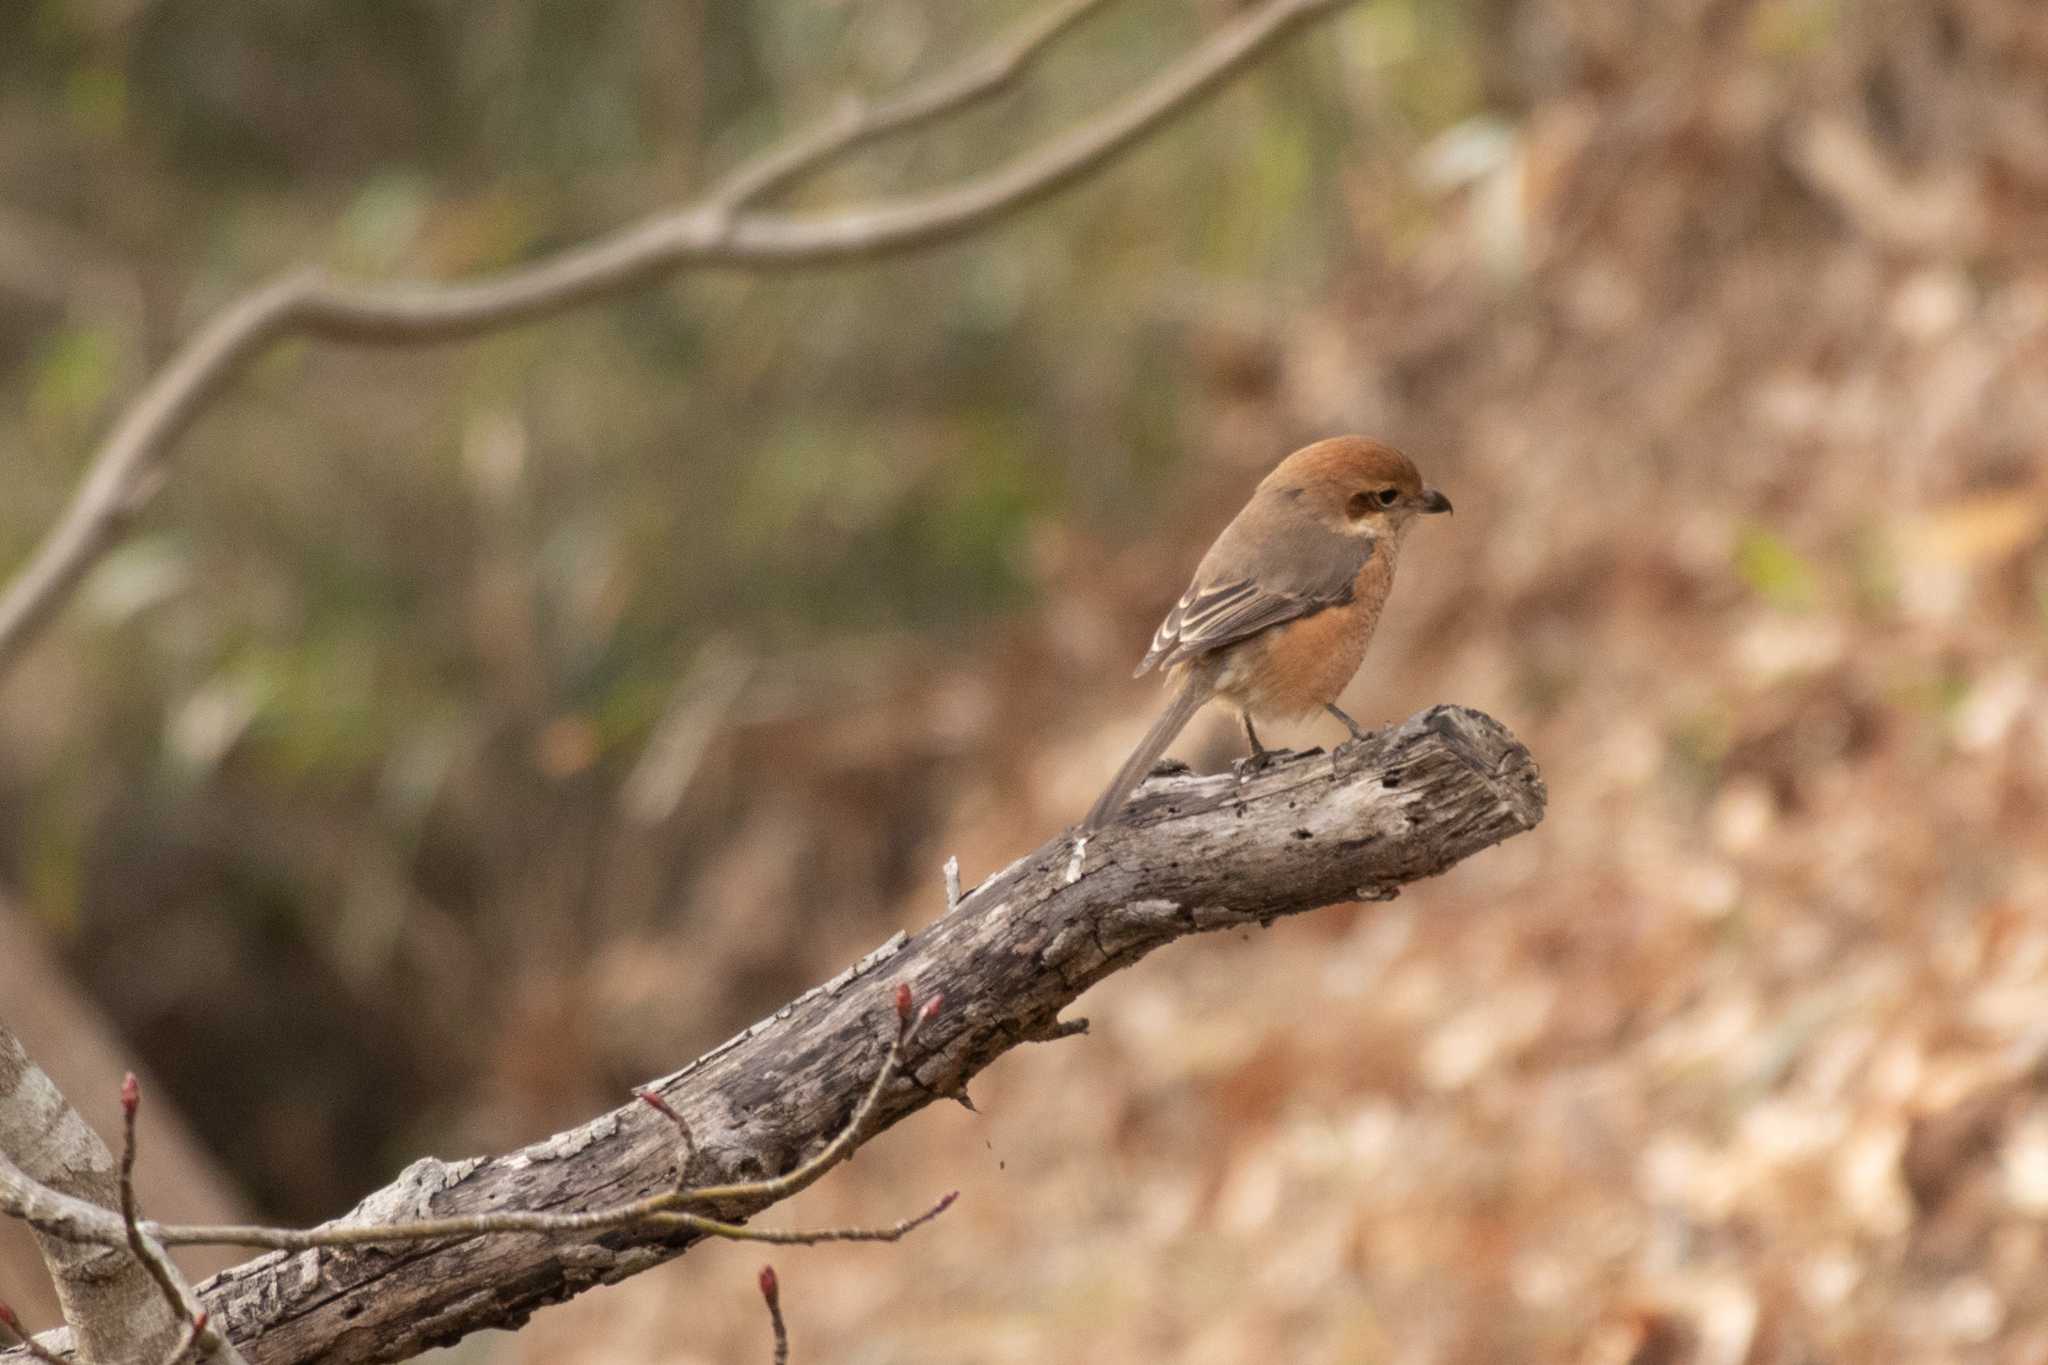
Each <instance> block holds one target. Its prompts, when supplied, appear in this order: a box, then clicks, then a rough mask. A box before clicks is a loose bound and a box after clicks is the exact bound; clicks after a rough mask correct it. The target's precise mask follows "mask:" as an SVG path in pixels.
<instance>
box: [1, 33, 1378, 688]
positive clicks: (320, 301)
mask: <svg viewBox="0 0 2048 1365" xmlns="http://www.w3.org/2000/svg"><path fill="white" fill-rule="evenodd" d="M1349 3H1352V0H1265V3H1263V4H1259V5H1257V6H1255V7H1253V8H1252V9H1250V10H1248V11H1246V12H1245V13H1244V14H1243V15H1241V16H1239V17H1238V18H1237V19H1235V20H1233V21H1232V22H1231V23H1230V24H1229V25H1228V26H1226V27H1225V28H1223V29H1221V30H1219V31H1218V32H1216V33H1214V34H1212V35H1211V36H1210V37H1209V38H1207V39H1206V40H1204V41H1203V42H1202V43H1201V44H1200V45H1198V46H1197V47H1196V48H1195V49H1194V50H1193V51H1191V52H1189V53H1188V54H1187V55H1186V56H1185V57H1183V58H1182V59H1181V60H1180V61H1179V62H1177V63H1175V64H1173V65H1171V66H1168V67H1166V68H1165V69H1163V70H1162V71H1161V72H1160V73H1159V74H1158V75H1157V76H1155V77H1153V78H1152V79H1151V80H1150V81H1149V82H1147V83H1146V84H1145V85H1143V86H1140V87H1139V88H1138V89H1137V90H1136V91H1134V92H1133V93H1132V94H1130V95H1129V96H1127V97H1126V98H1124V99H1123V100H1122V101H1121V102H1120V103H1118V104H1116V105H1114V106H1112V107H1111V108H1110V109H1108V110H1106V111H1104V112H1103V113H1101V114H1099V115H1097V116H1096V117H1095V118H1093V119H1090V120H1088V121H1085V122H1082V123H1080V124H1077V125H1076V126H1074V127H1072V128H1069V129H1067V130H1066V131H1065V132H1062V133H1059V134H1057V135H1055V136H1053V137H1051V138H1050V139H1048V140H1047V141H1045V142H1044V143H1042V144H1041V145H1039V146H1038V147H1037V148H1035V149H1033V150H1031V151H1028V152H1026V153H1024V154H1023V155H1022V156H1019V157H1017V158H1016V159H1014V160H1012V161H1011V162H1009V163H1008V164H1007V165H1004V166H1000V167H998V168H997V169H995V170H992V171H988V172H986V173H984V174H982V175H979V176H976V177H972V178H970V179H967V180H964V181H962V182H960V183H958V184H956V185H953V186H951V187H949V188H945V189H941V190H937V191H933V192H929V193H925V194H918V195H910V196H904V197H900V198H892V199H883V200H878V201H876V202H874V203H870V204H865V205H858V206H855V207H852V208H846V209H840V210H837V211H833V212H827V213H819V214H778V213H763V212H754V211H748V210H747V208H746V206H747V205H748V204H750V203H752V202H754V201H756V200H758V199H760V198H761V197H763V196H765V195H767V194H769V193H771V192H773V191H775V190H777V189H780V188H782V187H784V186H786V185H787V184H789V183H790V182H791V181H792V180H793V179H794V178H795V177H797V176H799V175H805V174H809V173H811V172H813V171H815V170H817V169H819V168H820V167H822V166H824V165H826V164H829V163H830V162H831V161H832V160H833V159H835V158H837V157H839V156H841V155H843V154H845V153H846V152H848V151H850V150H852V149H853V148H855V147H857V146H860V145H862V144H864V143H866V142H870V141H873V140H874V139H875V138H878V137H882V136H885V135H887V134H890V133H894V132H900V131H902V130H904V129H907V128H910V127H913V126H916V125H919V124H922V123H926V122H929V121H931V120H933V119H937V118H940V117H943V116H944V115H946V114H949V113H952V112H954V111H956V110H958V109H961V108H964V107H966V106H967V105H969V104H972V103H973V102H975V101H976V100H978V99H980V98H982V97H984V96H986V95H988V94H992V93H994V92H995V91H996V90H999V89H1001V88H1002V87H1003V86H1004V85H1006V84H1007V83H1008V82H1009V81H1010V80H1012V79H1014V77H1015V76H1016V75H1017V74H1020V73H1021V72H1022V71H1023V70H1025V69H1026V68H1027V67H1028V66H1029V65H1030V63H1031V62H1032V61H1033V60H1035V59H1036V57H1037V56H1038V55H1039V54H1040V53H1041V52H1042V51H1043V50H1044V48H1045V47H1046V45H1048V44H1049V43H1051V42H1052V41H1053V40H1054V39H1055V38H1057V37H1059V36H1060V35H1061V34H1063V33H1065V32H1067V31H1069V30H1070V29H1071V28H1072V27H1073V26H1074V24H1076V23H1078V22H1079V20H1080V19H1081V18H1082V17H1083V16H1084V15H1085V14H1086V13H1088V12H1089V11H1090V10H1091V9H1092V8H1093V5H1092V4H1089V3H1083V2H1082V0H1068V3H1066V4H1063V5H1060V6H1057V7H1055V8H1054V9H1053V10H1051V11H1049V12H1048V13H1047V14H1046V15H1044V16H1043V17H1041V18H1040V19H1039V20H1037V21H1035V23H1033V24H1031V25H1028V26H1027V27H1026V28H1025V29H1023V30H1021V31H1020V32H1019V34H1018V35H1017V36H1015V37H1013V38H1011V39H1010V40H1009V41H1008V42H1007V43H1004V44H1001V45H999V46H998V47H997V48H996V49H995V51H994V53H993V54H984V55H982V56H980V57H978V58H975V59H971V60H970V61H968V62H967V63H966V64H965V65H964V66H963V67H961V68H959V69H957V70H956V71H954V72H951V73H948V74H945V75H942V76H940V77H938V78H937V79H936V80H934V81H932V82H931V83H929V84H927V85H924V86H921V87H916V88H913V89H912V90H910V91H908V92H906V93H904V94H902V95H899V96H897V97H896V98H895V99H893V100H890V101H888V102H886V103H885V104H882V105H880V106H877V107H876V108H875V109H873V110H870V111H869V112H868V113H866V114H861V113H858V112H855V113H854V114H851V115H848V116H844V117H842V118H840V119H838V120H836V121H833V122H831V123H828V124H827V125H826V126H825V127H823V128H821V129H819V130H817V131H813V132H806V133H800V134H798V135H796V136H795V137H793V138H791V139H790V140H789V141H788V142H786V143H784V144H783V145H781V146H778V147H775V148H771V149H770V150H769V151H767V152H765V153H763V154H762V155H761V156H760V157H758V158H756V159H754V160H753V161H751V162H749V163H747V164H746V165H744V166H742V167H741V168H740V169H739V170H737V171H735V172H734V173H733V174H732V175H730V176H728V177H727V178H726V179H725V180H724V181H723V182H721V184H720V185H719V186H718V187H717V188H715V189H713V190H712V191H711V192H710V193H709V194H708V195H706V196H705V198H704V199H703V200H702V201H700V202H698V203H696V204H693V205H690V206H687V207H684V208H681V209H676V210H672V211H668V212H664V213H659V214H656V215H654V216H653V217H650V218H647V219H645V220H643V221H641V222H639V223H637V224H634V225H632V226H629V227H626V228H622V229H620V230H619V231H618V232H616V233H613V234H612V235H610V236H608V237H604V238H600V239H598V240H597V241H594V242H591V243H588V244H587V245H584V246H580V247H575V248H572V249H571V250H568V251H565V252H562V253H561V254H559V255H557V256H553V257H550V258H548V259H546V260H543V261H539V262H536V263H535V264H533V265H529V266H523V267H520V268H518V269H515V270H511V271H507V272H505V273H503V274H500V275H497V276H493V277H489V278H485V279H481V280H475V281H471V282H468V283H462V284H445V285H444V284H392V285H350V284H344V283H341V282H339V281H336V280H334V279H331V278H329V277H328V276H327V275H325V274H324V273H322V272H320V271H317V270H310V271H302V272H297V273H293V274H288V275H286V276H284V277H282V278H280V279H278V280H275V281H273V282H271V283H269V284H267V285H264V286H261V287H259V288H257V289H255V290H252V291H251V292H249V293H247V294H245V295H243V296H242V297H241V298H239V299H237V300H235V301H234V302H231V303H230V304H228V305H227V307H225V308H224V309H222V310H221V311H220V312H219V313H217V314H216V315H215V316H214V317H213V319H212V320H211V321H209V322H208V323H207V324H206V325H205V326H203V327H201V328H200V330H199V332H198V333H197V334H196V335H195V336H193V337H192V339H191V340H190V341H188V342H186V343H185V345H184V346H183V347H182V348H181V349H180V350H179V351H178V352H177V353H176V354H174V355H173V356H172V357H171V360H170V362H169V363H168V364H167V365H165V366H164V368H163V369H161V370H160V371H158V372H157V374H156V375H155V377H154V378H152V379H151V380H150V382H149V383H148V384H147V385H146V386H145V387H144V388H143V391H142V392H141V394H140V395H138V396H137V398H136V399H135V401H134V402H133V403H132V404H130V405H129V407H128V408H127V409H126V410H125V411H124V412H123V413H122V414H121V416H120V417H119V418H118V419H117V420H116V422H115V424H114V429H113V431H112V433H111V434H110V435H109V436H108V438H107V440H106V442H105V444H104V445H102V446H101V447H100V449H99V451H98V453H97V454H96V455H95V456H94V457H93V461H92V465H91V467H90V469H89V470H88V472H87V474H86V477H85V479H84V481H83V483H82V484H81V485H80V487H79V490H78V492H77V493H76V494H75V495H74V496H73V498H72V500H71V503H70V505H69V506H68V507H67V508H66V509H65V511H64V514H63V515H62V517H60V518H59V520H58V522H57V525H56V526H55V527H53V528H52V529H51V530H50V532H49V533H48V534H47V535H46V536H45V537H44V538H43V540H42V542H41V544H39V545H38V546H37V547H36V549H35V552H34V553H33V554H32V555H31V556H30V558H29V560H28V563H27V564H25V565H24V566H23V567H22V568H21V569H20V571H19V572H17V573H16V574H15V575H14V577H13V579H12V580H11V581H10V582H9V583H8V584H7V587H6V590H5V592H4V593H0V674H4V673H5V672H6V671H7V670H9V669H10V668H11V667H12V665H13V664H14V663H15V662H16V661H17V660H18V659H19V658H20V656H21V654H22V651H23V650H24V649H25V648H26V647H27V646H28V644H29V642H30V641H31V640H32V639H34V637H35V635H36V634H37V632H38V631H39V630H40V629H41V628H42V627H43V626H45V625H46V624H48V622H49V620H50V618H51V617H52V616H53V615H54V614H55V612H56V611H57V609H58V608H59V607H60V606H61V605H62V604H63V603H64V601H65V600H66V599H68V597H69V596H70V594H71V593H72V591H73V590H74V589H75V588H76V587H77V585H78V583H79V581H80V579H81V578H83V576H84V575H85V572H86V571H87V570H88V569H89V568H90V567H91V566H92V565H93V564H94V563H95V562H97V561H98V559H99V558H100V557H101V556H102V555H103V554H105V553H106V551H107V550H108V549H109V548H110V547H111V546H113V545H114V544H115V543H116V542H118V541H119V540H120V538H121V536H122V535H123V534H124V533H125V531H126V529H127V527H128V526H129V524H130V523H131V522H132V521H133V519H134V518H135V516H136V514H137V513H138V512H140V511H141V509H142V508H143V507H144V506H145V505H147V503H148V502H149V500H150V499H151V498H152V497H153V496H154V495H155V493H156V491H157V489H158V488H159V487H161V485H162V483H163V481H164V479H165V477H166V475H167V470H168V461H169V456H170V454H171V451H172V449H173V448H174V446H175V445H176V443H177V441H178V439H179V438H180V437H181V436H183V435H184V434H185V432H186V431H187V430H188V429H189V428H190V427H191V425H192V423H193V422H194V421H195V420H196V419H197V418H198V417H199V415H200V413H202V412H203V411H205V409H206V408H207V406H208V405H209V404H210V403H212V402H213V401H214V400H215V399H216V398H218V397H219V396H220V394H221V392H222V391H223V390H224V389H225V388H226V387H227V385H228V384H229V383H230V382H231V381H232V380H233V379H234V378H235V376H236V375H238V374H239V373H240V372H241V371H242V370H243V369H245V368H247V367H248V365H249V364H250V363H251V362H253V361H254V360H255V359H256V358H257V357H258V356H259V355H262V354H263V353H264V352H265V351H267V350H269V349H270V347H272V346H273V345H276V344H277V343H278V342H280V341H282V340H284V339H285V338H287V337H293V336H304V337H312V338H316V339H320V340H325V341H335V342H346V343H352V344H356V345H385V346H403V345H421V344H424V343H428V342H437V341H452V340H456V339H459V338H462V337H469V336H476V335H478V334H480V333H484V332H490V331H497V330H501V329H504V328H507V327H511V326H514V325H516V324H518V323H523V322H530V321H532V320H534V319H536V318H541V317H548V316H551V315H553V314H556V313H561V312H565V311H567V310H569V309H571V308H574V307H576V306H578V305H579V304H583V303H588V302H590V301H592V300H594V299H599V298H604V297H608V296H611V295H615V294H620V293H624V292H626V291H627V290H629V289H632V288H634V287H635V286H638V285H641V284H645V283H647V282H648V281H650V280H653V279H656V278H658V277H660V276H663V275H667V274H670V273H673V272H675V271H677V270H684V269H696V268H703V267H706V266H726V267H734V268H741V269H751V270H788V269H792V268H795V267H800V266H807V265H821V264H827V263H830V262H837V261H852V260H860V259H868V258H873V257H878V256H884V255H890V254H894V253H900V252H907V251H913V250H916V249H918V248H920V247H925V246H930V245H933V244H935V243H938V242H943V241H946V240H949V239H951V238H955V237H959V236H963V235H965V234H967V233H970V232H973V231H975V230H977V229H979V228H983V227H986V226H988V225H989V224H991V223H994V222H996V221H998V220H1000V219H1002V218H1004V217H1006V216H1007V215H1009V214H1012V213H1015V212H1017V211H1018V210H1020V209H1023V208H1025V207H1027V206H1029V205H1031V204H1034V203H1037V202H1038V201H1039V200H1041V199H1044V198H1046V197H1047V196H1049V195H1051V194H1054V193H1056V192H1057V191H1059V190H1061V189H1063V188H1065V187H1067V186H1069V185H1072V184H1074V183H1075V182H1076V181H1078V180H1080V179H1082V178H1083V177H1085V176H1087V175H1089V174H1090V173H1092V172H1094V171H1096V170H1099V169H1101V168H1102V167H1103V166H1105V165H1107V164H1108V163H1109V162H1110V161H1112V160H1114V159H1115V158H1116V157H1117V156H1118V155H1119V154H1121V153H1123V152H1125V151H1128V150H1129V149H1130V148H1131V147H1133V146H1135V145H1136V144H1137V143H1138V142H1140V141H1142V140H1143V139H1144V138H1145V137H1146V136H1147V135H1148V134H1151V133H1153V132H1155V131H1157V130H1158V129H1160V128H1162V127H1164V126H1165V125H1166V124H1167V123H1169V122H1170V121H1172V120H1173V119H1174V118H1175V117H1177V116H1178V115H1180V114H1182V113H1184V112H1186V111H1187V110H1188V109H1190V108H1192V107H1193V106H1194V105H1195V104H1196V103H1197V102H1198V101H1199V100H1201V99H1202V98H1203V97H1204V96H1206V95H1209V94H1211V93H1213V92H1214V91H1215V90H1217V89H1218V88H1219V87H1221V86H1222V85H1223V84H1224V82H1226V81H1227V80H1229V79H1230V78H1231V77H1232V76H1235V75H1237V74H1238V73H1240V72H1242V71H1244V70H1246V69H1248V68H1249V67H1250V66H1251V65H1252V64H1253V63H1254V62H1255V61H1257V60H1258V59H1259V58H1260V57H1262V56H1264V55H1265V54H1267V53H1268V52H1270V51H1271V50H1272V49H1273V48H1274V46H1275V45H1276V44H1277V43H1278V42H1279V41H1280V40H1281V39H1282V38H1285V37H1286V36H1287V35H1289V34H1291V33H1293V32H1295V31H1297V30H1298V29H1300V28H1302V27H1304V26H1305V25H1307V24H1309V23H1310V22H1312V21H1314V20H1317V19H1320V18H1324V17H1326V16H1328V15H1331V14H1334V13H1336V12H1337V10H1339V9H1341V8H1343V7H1344V6H1345V5H1346V4H1349Z"/></svg>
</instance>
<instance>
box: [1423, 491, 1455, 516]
mask: <svg viewBox="0 0 2048 1365" xmlns="http://www.w3.org/2000/svg"><path fill="white" fill-rule="evenodd" d="M1422 510H1423V511H1425V512H1448V511H1450V510H1451V500H1450V499H1449V498H1447V497H1445V496H1444V495H1443V494H1441V493H1439V492H1437V491H1436V490H1435V489H1434V488H1425V489H1423V490H1422Z"/></svg>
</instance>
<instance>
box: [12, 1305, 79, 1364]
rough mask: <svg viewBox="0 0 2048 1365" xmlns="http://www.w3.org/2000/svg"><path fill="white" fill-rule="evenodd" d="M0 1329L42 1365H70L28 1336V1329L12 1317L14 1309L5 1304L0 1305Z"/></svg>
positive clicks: (19, 1320) (16, 1318) (18, 1319)
mask: <svg viewBox="0 0 2048 1365" xmlns="http://www.w3.org/2000/svg"><path fill="white" fill-rule="evenodd" d="M0 1328H4V1329H5V1330H6V1332H7V1333H8V1335H10V1336H12V1337H13V1338H14V1339H15V1340H17V1341H19V1342H20V1343H21V1344H22V1348H23V1349H24V1350H26V1351H27V1352H28V1353H29V1354H30V1355H32V1356H34V1357H35V1358H36V1359H37V1360H40V1361H42V1362H43V1365H71V1362H70V1361H68V1360H66V1359H64V1357H63V1356H60V1355H58V1354H57V1353H56V1352H55V1351H53V1350H51V1349H50V1348H49V1347H47V1346H45V1345H43V1343H41V1342H40V1341H37V1340H36V1339H35V1338H34V1337H32V1336H30V1335H29V1331H28V1329H27V1328H26V1327H23V1326H22V1325H21V1319H20V1318H18V1317H16V1316H15V1315H14V1309H13V1308H11V1307H9V1306H8V1305H7V1304H5V1303H0Z"/></svg>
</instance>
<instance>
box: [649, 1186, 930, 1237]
mask: <svg viewBox="0 0 2048 1365" xmlns="http://www.w3.org/2000/svg"><path fill="white" fill-rule="evenodd" d="M959 1197H960V1191H958V1190H952V1191H950V1192H948V1193H947V1194H946V1195H944V1196H943V1197H941V1198H940V1199H939V1201H938V1202H937V1203H936V1204H933V1205H932V1206H931V1207H930V1208H928V1209H926V1210H925V1211H924V1212H923V1213H920V1214H917V1215H915V1216H914V1217H910V1218H905V1219H903V1220H902V1221H900V1222H896V1223H891V1224H890V1225H889V1226H888V1227H885V1228H792V1229H788V1230H776V1229H773V1228H754V1227H748V1226H747V1225H746V1224H744V1223H726V1222H721V1221H719V1220H718V1219H716V1218H706V1217H703V1216H702V1215H701V1214H695V1213H657V1214H653V1215H651V1216H650V1217H649V1218H648V1219H647V1220H646V1223H645V1226H648V1227H656V1228H659V1227H674V1228H677V1229H687V1230H689V1231H691V1232H698V1233H702V1234H703V1235H704V1236H706V1237H723V1238H725V1239H726V1240H727V1241H732V1242H773V1243H775V1244H776V1245H778V1246H798V1247H812V1246H819V1245H822V1244H823V1243H826V1242H900V1241H902V1240H903V1239H904V1238H905V1237H908V1236H909V1235H910V1234H911V1233H913V1232H916V1231H917V1230H918V1229H919V1228H921V1227H923V1226H924V1225H925V1224H926V1223H929V1222H931V1221H932V1219H934V1218H937V1217H938V1216H939V1215H940V1214H942V1213H944V1212H945V1211H946V1210H947V1209H950V1208H952V1207H953V1201H954V1200H956V1199H958V1198H959Z"/></svg>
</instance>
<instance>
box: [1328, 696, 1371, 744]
mask: <svg viewBox="0 0 2048 1365" xmlns="http://www.w3.org/2000/svg"><path fill="white" fill-rule="evenodd" d="M1323 709H1324V710H1325V711H1328V712H1329V713H1330V714H1331V715H1333V716H1335V717H1336V718H1337V719H1338V720H1341V721H1343V722H1344V728H1345V729H1347V730H1349V731H1350V732H1351V737H1352V738H1353V739H1364V738H1365V731H1363V730H1361V729H1359V728H1358V722H1357V721H1355V720H1353V719H1351V717H1349V716H1347V715H1345V714H1344V711H1343V709H1342V708H1341V707H1339V706H1338V705H1337V703H1336V702H1333V701H1330V702H1324V703H1323Z"/></svg>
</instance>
